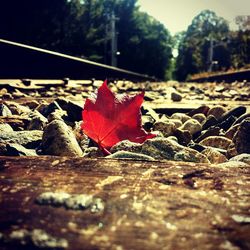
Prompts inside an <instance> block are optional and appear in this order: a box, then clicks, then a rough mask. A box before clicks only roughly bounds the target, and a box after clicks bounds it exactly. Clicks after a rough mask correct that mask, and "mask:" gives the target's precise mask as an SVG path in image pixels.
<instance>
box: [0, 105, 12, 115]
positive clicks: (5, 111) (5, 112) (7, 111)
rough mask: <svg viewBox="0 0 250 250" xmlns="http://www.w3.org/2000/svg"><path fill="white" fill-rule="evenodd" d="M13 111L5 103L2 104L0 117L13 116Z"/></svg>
mask: <svg viewBox="0 0 250 250" xmlns="http://www.w3.org/2000/svg"><path fill="white" fill-rule="evenodd" d="M11 115H12V112H11V110H10V109H9V108H8V107H7V106H6V105H5V104H3V103H0V116H11Z"/></svg>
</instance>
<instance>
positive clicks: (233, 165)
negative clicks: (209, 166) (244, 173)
mask: <svg viewBox="0 0 250 250" xmlns="http://www.w3.org/2000/svg"><path fill="white" fill-rule="evenodd" d="M216 166H217V167H225V168H245V167H247V168H249V167H250V165H249V164H247V163H245V162H240V161H227V162H224V163H220V164H217V165H216Z"/></svg>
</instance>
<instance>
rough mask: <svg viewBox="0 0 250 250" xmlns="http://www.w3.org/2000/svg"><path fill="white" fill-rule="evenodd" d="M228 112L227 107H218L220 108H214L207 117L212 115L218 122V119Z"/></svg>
mask: <svg viewBox="0 0 250 250" xmlns="http://www.w3.org/2000/svg"><path fill="white" fill-rule="evenodd" d="M226 111H227V110H226V108H225V107H223V106H220V105H218V106H215V107H212V108H211V109H210V110H209V111H208V113H207V115H208V116H209V115H212V116H214V117H215V118H216V119H217V120H218V119H220V118H221V117H222V115H223V114H225V113H226Z"/></svg>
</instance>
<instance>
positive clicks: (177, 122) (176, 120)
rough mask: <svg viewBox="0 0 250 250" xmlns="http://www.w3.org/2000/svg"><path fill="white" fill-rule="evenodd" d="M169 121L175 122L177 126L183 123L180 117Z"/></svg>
mask: <svg viewBox="0 0 250 250" xmlns="http://www.w3.org/2000/svg"><path fill="white" fill-rule="evenodd" d="M169 121H171V122H173V123H174V124H175V127H176V128H179V127H180V126H181V125H182V122H181V120H178V119H169Z"/></svg>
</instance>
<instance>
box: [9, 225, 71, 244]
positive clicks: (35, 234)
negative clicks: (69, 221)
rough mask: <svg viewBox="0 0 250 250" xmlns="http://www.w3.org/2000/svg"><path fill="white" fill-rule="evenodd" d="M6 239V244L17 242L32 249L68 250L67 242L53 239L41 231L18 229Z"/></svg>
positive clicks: (61, 239)
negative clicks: (66, 249)
mask: <svg viewBox="0 0 250 250" xmlns="http://www.w3.org/2000/svg"><path fill="white" fill-rule="evenodd" d="M8 238H9V239H7V241H8V242H18V243H19V244H21V245H27V246H29V247H27V248H29V249H30V248H31V247H30V245H32V249H33V248H34V247H35V248H39V249H40V248H42V249H65V248H68V241H67V240H65V239H63V238H55V237H53V236H51V235H50V234H48V233H46V232H45V231H44V230H42V229H33V230H31V231H28V230H26V229H19V230H15V231H12V232H11V233H10V235H9V237H8Z"/></svg>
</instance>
